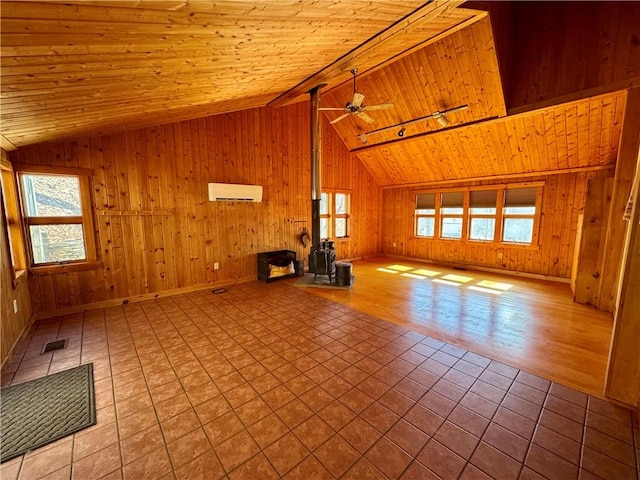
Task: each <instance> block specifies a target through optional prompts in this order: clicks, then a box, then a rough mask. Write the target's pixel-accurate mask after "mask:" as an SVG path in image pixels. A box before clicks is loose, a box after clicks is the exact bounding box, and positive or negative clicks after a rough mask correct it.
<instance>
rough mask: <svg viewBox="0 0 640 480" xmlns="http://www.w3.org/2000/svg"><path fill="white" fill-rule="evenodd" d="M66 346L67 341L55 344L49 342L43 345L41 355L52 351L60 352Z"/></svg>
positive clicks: (59, 341) (58, 341) (57, 341)
mask: <svg viewBox="0 0 640 480" xmlns="http://www.w3.org/2000/svg"><path fill="white" fill-rule="evenodd" d="M66 346H67V339H66V338H65V339H64V340H56V341H55V342H49V343H46V344H45V345H44V350H42V353H47V352H53V351H54V350H62V349H63V348H64V347H66Z"/></svg>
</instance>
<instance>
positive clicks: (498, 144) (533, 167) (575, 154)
mask: <svg viewBox="0 0 640 480" xmlns="http://www.w3.org/2000/svg"><path fill="white" fill-rule="evenodd" d="M626 100H627V93H626V91H620V92H614V93H610V94H606V95H601V96H597V97H591V98H587V99H584V100H580V101H576V102H570V103H566V104H562V105H557V106H553V107H548V108H544V109H540V110H536V111H533V112H527V113H522V114H519V115H512V116H509V117H504V118H499V119H495V120H489V121H486V122H482V123H477V124H474V125H467V126H461V127H459V128H455V129H452V130H444V131H442V132H436V133H432V134H426V135H419V136H416V137H413V138H406V139H402V140H400V141H398V140H396V141H394V142H390V143H387V144H385V145H377V146H372V147H366V146H365V147H361V148H359V149H355V150H352V151H353V152H356V153H357V154H358V157H359V158H360V159H361V160H362V162H363V163H364V164H365V165H366V166H367V168H368V169H369V171H370V172H371V173H372V174H373V176H374V177H375V178H376V180H377V181H378V182H379V183H380V184H381V185H383V186H390V185H415V184H421V183H422V184H423V183H427V182H439V181H440V182H441V181H450V180H454V179H461V180H463V179H464V180H470V179H479V178H490V177H495V176H500V175H514V174H522V173H532V172H542V173H544V172H549V171H554V170H562V169H572V168H574V169H575V168H580V167H597V166H603V165H612V164H615V163H616V160H617V157H618V146H619V142H620V134H621V130H622V124H623V117H624V109H625V105H626ZM376 113H377V112H376Z"/></svg>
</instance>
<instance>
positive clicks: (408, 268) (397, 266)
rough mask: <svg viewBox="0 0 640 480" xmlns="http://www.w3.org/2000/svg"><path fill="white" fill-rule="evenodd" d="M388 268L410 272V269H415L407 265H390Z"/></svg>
mask: <svg viewBox="0 0 640 480" xmlns="http://www.w3.org/2000/svg"><path fill="white" fill-rule="evenodd" d="M387 268H388V269H390V270H397V271H399V272H408V271H409V270H413V267H407V266H406V265H389V266H388V267H387Z"/></svg>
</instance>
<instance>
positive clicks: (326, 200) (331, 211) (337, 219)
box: [320, 192, 351, 238]
mask: <svg viewBox="0 0 640 480" xmlns="http://www.w3.org/2000/svg"><path fill="white" fill-rule="evenodd" d="M350 203H351V195H350V194H349V193H345V192H323V193H322V194H321V196H320V238H347V237H348V236H349V211H350V209H351V205H350Z"/></svg>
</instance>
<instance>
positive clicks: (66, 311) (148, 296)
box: [32, 275, 256, 322]
mask: <svg viewBox="0 0 640 480" xmlns="http://www.w3.org/2000/svg"><path fill="white" fill-rule="evenodd" d="M255 279H256V277H255V275H251V276H248V277H241V278H238V279H235V280H225V281H222V282H216V283H204V284H199V285H192V286H190V287H182V288H173V289H171V290H163V291H162V292H155V293H145V294H142V295H135V296H133V297H124V298H116V299H113V300H104V301H102V302H95V303H87V304H83V305H74V306H73V307H65V308H58V309H56V310H47V311H45V312H36V313H33V314H32V322H33V321H34V320H42V319H43V318H50V317H58V316H61V315H70V314H73V313H80V312H86V311H88V310H97V309H99V308H108V307H115V306H118V305H122V304H126V303H134V302H143V301H145V300H153V299H154V298H161V297H169V296H171V295H179V294H181V293H191V292H198V291H200V290H208V289H212V290H213V289H216V288H222V287H228V286H229V285H235V284H236V283H246V282H250V281H252V280H255Z"/></svg>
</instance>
